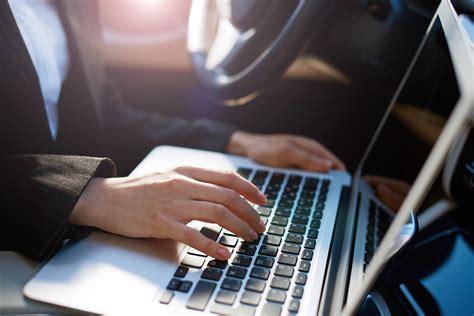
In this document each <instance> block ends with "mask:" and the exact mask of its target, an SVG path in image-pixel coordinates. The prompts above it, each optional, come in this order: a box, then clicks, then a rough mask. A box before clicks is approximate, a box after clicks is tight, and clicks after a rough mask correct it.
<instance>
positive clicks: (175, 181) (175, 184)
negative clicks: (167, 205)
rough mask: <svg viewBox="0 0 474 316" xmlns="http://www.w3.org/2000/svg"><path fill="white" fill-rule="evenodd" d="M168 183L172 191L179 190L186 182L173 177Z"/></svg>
mask: <svg viewBox="0 0 474 316" xmlns="http://www.w3.org/2000/svg"><path fill="white" fill-rule="evenodd" d="M168 183H169V185H170V187H171V188H172V189H180V188H182V187H183V186H184V185H185V183H186V180H184V179H183V178H180V177H173V178H171V179H170V180H169V181H168Z"/></svg>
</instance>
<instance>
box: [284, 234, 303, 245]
mask: <svg viewBox="0 0 474 316" xmlns="http://www.w3.org/2000/svg"><path fill="white" fill-rule="evenodd" d="M285 241H287V242H292V243H295V244H301V243H303V235H300V234H295V233H288V235H286V239H285Z"/></svg>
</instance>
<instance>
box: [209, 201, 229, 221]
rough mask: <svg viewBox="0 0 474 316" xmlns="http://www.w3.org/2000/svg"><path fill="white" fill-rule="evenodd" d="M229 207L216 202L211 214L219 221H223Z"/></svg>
mask: <svg viewBox="0 0 474 316" xmlns="http://www.w3.org/2000/svg"><path fill="white" fill-rule="evenodd" d="M227 212H228V211H227V208H226V207H225V206H223V205H219V204H215V205H213V207H212V211H211V216H212V218H213V219H214V220H215V221H217V222H221V221H223V220H225V219H226V218H227Z"/></svg>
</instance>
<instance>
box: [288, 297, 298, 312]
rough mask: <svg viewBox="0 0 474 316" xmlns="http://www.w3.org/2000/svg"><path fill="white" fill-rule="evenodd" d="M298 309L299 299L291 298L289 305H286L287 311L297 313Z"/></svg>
mask: <svg viewBox="0 0 474 316" xmlns="http://www.w3.org/2000/svg"><path fill="white" fill-rule="evenodd" d="M299 309H300V301H299V300H291V302H290V305H289V306H288V311H289V312H291V313H298V310H299Z"/></svg>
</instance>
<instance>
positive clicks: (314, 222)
mask: <svg viewBox="0 0 474 316" xmlns="http://www.w3.org/2000/svg"><path fill="white" fill-rule="evenodd" d="M309 226H310V227H311V228H316V229H317V228H319V227H320V226H321V221H320V220H319V219H313V220H312V221H311V225H309Z"/></svg>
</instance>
